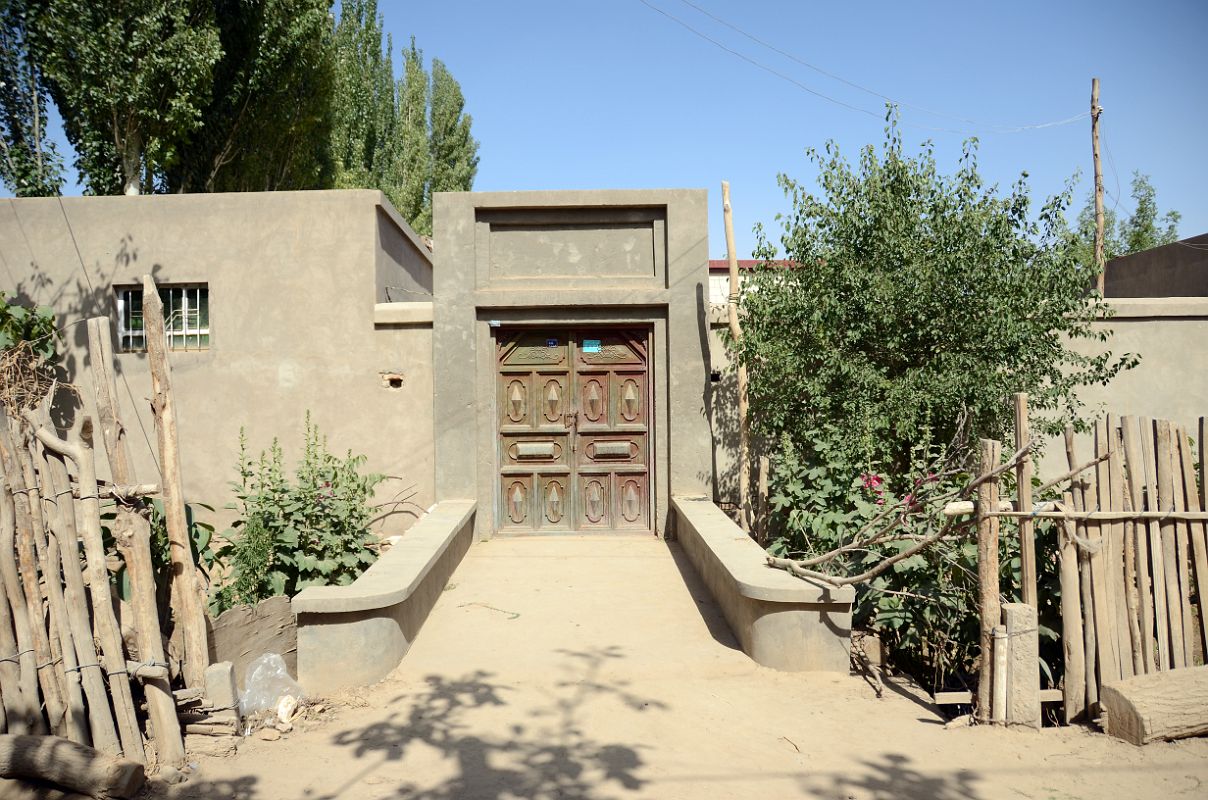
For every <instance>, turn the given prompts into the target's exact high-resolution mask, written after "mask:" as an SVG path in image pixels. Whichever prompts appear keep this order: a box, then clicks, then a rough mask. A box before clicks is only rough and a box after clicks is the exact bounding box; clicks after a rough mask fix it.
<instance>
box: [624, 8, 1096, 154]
mask: <svg viewBox="0 0 1208 800" xmlns="http://www.w3.org/2000/svg"><path fill="white" fill-rule="evenodd" d="M638 2H639V3H641V4H642V5H644V6H646V7H647V8H649V9H650V10H651V11H654V12H655V13H657V14H660V15H661V16H663V17H665V18H667V19H669V20H671V21H672V22H674V23H675V24H677V25H679V26H680V27H681V28H683V29H684V30H686V31H688V32H689V33H691V34H692V35H694V36H696V37H698V38H700V39H703V40H705V41H706V42H708V43H709V44H712V45H713V46H714V47H716V48H718V49H720V50H723V51H725V52H726V53H729V54H730V55H732V56H734V57H735V58H738V59H741V60H742V61H745V62H747V63H748V64H750V65H751V66H753V67H756V68H757V69H761V70H763V71H764V72H767V73H769V74H770V75H774V76H775V77H777V78H780V79H781V80H783V81H786V82H788V83H791V84H793V85H794V86H796V87H797V88H798V89H801V90H803V91H805V92H808V93H809V94H812V95H814V96H815V97H818V98H819V99H822V100H825V101H827V102H828V103H833V104H834V105H837V106H842V107H843V108H846V109H849V110H851V111H855V112H858V113H860V114H867V115H868V116H870V117H873V118H875V119H883V118H884V115H883V114H881V113H879V112H876V111H870V110H869V109H867V108H863V107H861V106H856V105H852V104H851V103H847V102H844V101H843V100H840V99H838V98H836V97H832V96H830V95H828V94H825V93H824V92H820V91H818V90H817V89H814V88H812V87H810V86H808V85H806V84H804V83H802V82H801V81H799V80H797V79H796V78H794V77H792V76H791V75H787V74H785V73H783V72H781V71H780V70H778V69H776V68H774V67H770V66H768V65H767V64H765V63H763V62H762V61H758V60H756V59H754V58H752V57H751V56H749V55H747V54H746V53H743V52H741V51H739V50H735V49H734V48H732V47H730V46H729V45H727V44H725V43H724V42H721V41H719V40H717V39H715V38H713V37H712V36H709V35H708V34H707V33H705V32H703V31H701V30H699V29H697V28H695V27H693V26H692V25H691V24H690V23H688V22H686V21H684V20H683V19H680V18H679V17H677V16H675V15H674V14H672V13H670V12H669V11H666V10H665V9H662V8H660V7H659V6H656V5H654V4H653V3H651V2H649V0H638ZM689 5H691V4H689ZM693 7H694V8H697V9H698V10H701V11H702V13H705V14H706V15H707V16H709V17H710V18H713V19H718V18H716V17H713V16H712V15H711V14H708V12H705V11H703V9H699V7H697V6H693ZM718 21H719V22H721V23H722V24H725V25H727V26H728V27H731V28H733V29H734V30H736V31H738V32H739V33H742V34H743V35H744V36H748V38H751V39H752V40H753V41H756V42H758V43H760V44H763V45H764V46H765V47H769V48H771V49H773V50H775V51H776V52H778V53H781V54H782V55H785V56H786V57H789V58H792V59H793V60H794V61H797V62H798V63H801V64H803V65H805V66H809V67H810V68H811V69H816V70H818V71H820V72H822V73H823V74H826V75H827V76H828V77H834V78H835V79H836V80H841V81H843V82H844V83H847V84H849V85H851V86H854V87H856V88H859V89H861V90H863V91H867V92H870V93H872V94H874V95H876V96H877V97H882V98H885V99H886V100H887V101H888V102H889V103H891V104H892V105H894V106H900V107H904V106H905V104H903V103H899V102H897V101H896V100H893V99H892V98H888V97H887V96H885V95H882V94H880V93H878V92H874V91H872V90H871V89H866V88H864V87H862V86H859V85H858V84H854V83H852V82H850V81H847V80H846V79H843V78H838V77H837V76H833V75H831V74H830V73H826V72H825V71H823V70H821V69H820V68H817V67H814V66H813V65H810V64H808V63H807V62H804V61H801V60H800V59H797V58H796V57H794V56H792V55H789V54H787V53H784V51H781V50H779V49H777V48H775V47H772V46H771V45H768V44H766V43H764V42H762V41H761V40H759V39H756V38H755V37H753V36H750V35H749V34H747V33H745V32H744V31H742V30H741V29H739V28H737V27H735V26H732V25H729V24H728V23H725V22H724V21H722V20H720V19H718ZM911 107H912V108H917V109H918V110H925V109H921V108H918V107H915V106H911ZM928 113H935V112H928ZM1088 116H1090V112H1089V111H1084V112H1082V113H1081V114H1077V115H1075V116H1072V117H1069V118H1066V119H1061V120H1054V121H1052V122H1044V123H1039V124H1036V125H1021V126H1016V127H996V128H995V127H992V129H990V130H988V131H986V132H987V133H1018V132H1021V131H1027V130H1037V129H1040V128H1051V127H1056V126H1059V125H1069V124H1071V123H1074V122H1077V121H1078V120H1081V119H1085V118H1086V117H1088ZM955 119H963V118H959V117H956V118H955ZM901 124H902V125H905V126H907V127H912V128H919V129H922V130H928V131H937V132H941V133H955V134H958V135H961V136H972V135H976V133H977V132H976V131H971V130H959V129H956V128H942V127H936V126H933V125H923V124H920V123H917V122H911V121H909V120H905V119H903V120H901ZM987 127H991V126H987Z"/></svg>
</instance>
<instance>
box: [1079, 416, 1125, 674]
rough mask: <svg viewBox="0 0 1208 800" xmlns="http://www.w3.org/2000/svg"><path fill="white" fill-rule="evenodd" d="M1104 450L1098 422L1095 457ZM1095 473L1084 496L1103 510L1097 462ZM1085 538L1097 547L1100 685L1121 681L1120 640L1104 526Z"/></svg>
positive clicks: (1106, 493)
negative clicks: (1093, 480) (1090, 489)
mask: <svg viewBox="0 0 1208 800" xmlns="http://www.w3.org/2000/svg"><path fill="white" fill-rule="evenodd" d="M1107 447H1108V443H1107V426H1106V425H1105V424H1104V423H1103V421H1102V420H1100V421H1099V422H1096V423H1095V455H1100V454H1101V453H1105V452H1107ZM1095 472H1096V475H1095V482H1094V484H1093V492H1094V496H1093V497H1092V496H1091V491H1088V492H1087V495H1086V503H1087V506H1088V507H1090V508H1095V507H1103V506H1105V505H1108V504H1110V502H1111V499H1110V496H1111V482H1110V478H1109V477H1108V468H1107V465H1106V464H1105V463H1103V462H1099V465H1098V466H1097V467H1096V470H1095ZM1087 539H1089V540H1090V541H1091V543H1092V544H1094V545H1096V546H1097V547H1098V549H1097V550H1095V551H1094V552H1092V553H1091V593H1092V594H1093V595H1094V597H1095V637H1096V643H1097V644H1098V646H1099V655H1098V661H1099V683H1100V685H1102V684H1105V683H1111V682H1112V681H1117V680H1120V649H1119V641H1120V640H1119V631H1118V630H1117V628H1116V605H1115V601H1114V600H1113V598H1112V589H1113V583H1112V578H1111V572H1110V564H1111V562H1110V560H1109V554H1110V546H1111V541H1110V537H1109V536H1106V535H1104V530H1103V526H1102V525H1101V524H1099V523H1091V524H1090V525H1089V526H1088V527H1087Z"/></svg>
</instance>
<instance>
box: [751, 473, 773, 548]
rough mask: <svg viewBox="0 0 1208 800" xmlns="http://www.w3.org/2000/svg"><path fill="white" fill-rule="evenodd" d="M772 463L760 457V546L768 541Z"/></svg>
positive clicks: (758, 519) (758, 517)
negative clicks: (769, 485)
mask: <svg viewBox="0 0 1208 800" xmlns="http://www.w3.org/2000/svg"><path fill="white" fill-rule="evenodd" d="M771 472H772V461H771V459H769V458H768V457H767V456H760V457H759V497H758V498H757V505H756V513H755V519H756V526H755V527H756V532H757V535H758V538H759V542H760V544H766V543H767V541H768V533H769V531H768V526H769V524H770V520H769V519H768V513H769V512H768V483H769V481H770V480H771V474H770V473H771Z"/></svg>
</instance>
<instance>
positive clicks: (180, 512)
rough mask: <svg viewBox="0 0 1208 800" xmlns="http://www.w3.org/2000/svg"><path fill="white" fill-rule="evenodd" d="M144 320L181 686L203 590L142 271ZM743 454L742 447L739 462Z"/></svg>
mask: <svg viewBox="0 0 1208 800" xmlns="http://www.w3.org/2000/svg"><path fill="white" fill-rule="evenodd" d="M143 325H144V326H145V330H146V340H147V356H148V358H147V360H148V362H149V365H150V368H151V392H152V398H151V410H152V412H153V413H154V415H155V433H156V437H157V439H158V441H159V463H160V470H161V471H162V473H163V475H162V480H161V481H160V484H161V485H162V486H163V496H164V518H165V521H166V523H167V528H168V542H169V543H170V550H171V556H172V601H173V602H172V608H173V611H174V612H175V614H176V624H177V625H179V626H180V627H181V630H182V634H183V636H182V640H183V642H184V651H185V653H184V664H183V666H182V672H183V673H184V678H185V685H186V686H189V687H193V686H203V685H204V683H205V670H206V667H207V666H209V664H210V654H209V646H208V643H207V635H206V618H205V590H204V588H203V587H202V585H201V581H200V579H199V577H198V574H197V565H196V563H194V561H193V548H192V544H191V542H190V541H189V529H188V522H187V520H186V517H185V500H184V491H183V484H182V481H181V470H180V443H179V439H178V437H177V433H176V407H175V405H174V404H173V401H172V369H171V367H170V365H169V364H168V345H167V339H166V337H165V333H164V309H163V303H162V302H160V299H159V290H158V289H157V288H156V285H155V281H154V280H152V278H151V276H150V275H144V276H143ZM742 374H743V375H745V373H742ZM740 385H741V378H740ZM744 388H745V386H744ZM739 409H740V412H742V411H744V410H745V406H744V405H743V403H742V401H741V399H740V403H739ZM744 419H745V417H744ZM744 430H745V428H744ZM745 456H746V452H745V450H744V452H743V457H744V463H745ZM748 469H749V468H748ZM748 477H749V472H748ZM744 485H745V484H744ZM749 502H750V500H749V498H748V503H749Z"/></svg>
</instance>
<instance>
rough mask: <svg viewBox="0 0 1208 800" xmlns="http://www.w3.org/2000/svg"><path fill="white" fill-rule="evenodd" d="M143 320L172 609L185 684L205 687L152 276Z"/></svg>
mask: <svg viewBox="0 0 1208 800" xmlns="http://www.w3.org/2000/svg"><path fill="white" fill-rule="evenodd" d="M143 325H144V328H145V331H146V339H147V357H148V358H147V360H148V362H149V364H150V367H151V393H152V397H151V410H152V412H153V413H154V415H155V434H156V437H157V439H158V442H159V463H160V471H161V472H162V473H163V474H162V479H161V481H160V485H161V486H162V487H163V497H164V517H165V520H166V523H167V528H168V542H169V545H170V548H169V549H170V551H171V557H172V601H173V602H172V608H173V611H174V612H175V614H176V624H177V625H179V626H180V627H181V630H182V633H183V636H182V641H183V642H184V651H185V652H184V664H183V667H182V672H183V673H184V678H185V685H186V686H188V687H189V688H201V687H203V686H204V685H205V671H206V667H207V666H209V663H210V654H209V646H208V644H207V637H206V619H205V602H204V590H203V588H202V586H201V582H200V580H199V579H198V575H197V565H196V564H195V563H194V561H193V549H192V545H191V543H190V542H189V529H188V522H187V521H186V518H185V500H184V494H183V488H182V482H181V471H180V442H179V439H178V437H177V433H176V408H175V406H174V405H173V402H172V370H171V367H170V366H169V364H168V344H167V339H166V337H165V334H164V308H163V303H162V302H160V299H159V290H158V288H157V287H156V285H155V281H154V280H153V279H152V278H151V276H150V275H144V276H143Z"/></svg>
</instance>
